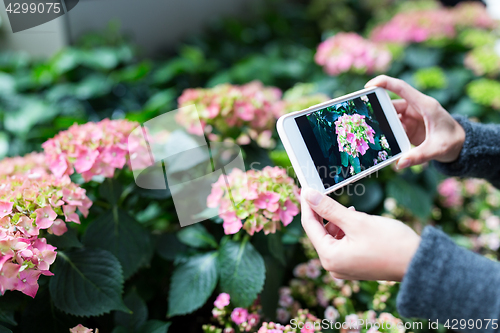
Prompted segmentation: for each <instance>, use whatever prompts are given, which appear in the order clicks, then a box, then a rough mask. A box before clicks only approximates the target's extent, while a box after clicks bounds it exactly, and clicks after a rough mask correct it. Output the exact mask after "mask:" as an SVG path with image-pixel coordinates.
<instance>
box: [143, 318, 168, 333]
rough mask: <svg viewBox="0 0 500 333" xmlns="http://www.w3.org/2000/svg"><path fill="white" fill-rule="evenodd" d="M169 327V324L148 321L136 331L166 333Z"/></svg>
mask: <svg viewBox="0 0 500 333" xmlns="http://www.w3.org/2000/svg"><path fill="white" fill-rule="evenodd" d="M169 327H170V323H169V322H167V323H166V322H164V321H161V320H148V321H147V322H146V323H145V324H144V325H142V327H141V329H140V330H139V331H138V332H140V333H167V332H168V328H169Z"/></svg>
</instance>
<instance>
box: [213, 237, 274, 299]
mask: <svg viewBox="0 0 500 333" xmlns="http://www.w3.org/2000/svg"><path fill="white" fill-rule="evenodd" d="M219 252H220V255H219V271H220V273H221V282H220V285H221V289H222V291H224V292H227V293H229V294H230V295H231V302H232V303H233V304H234V306H237V307H248V306H250V305H251V304H252V302H253V301H254V300H255V299H256V298H257V294H258V293H259V292H261V291H262V288H263V287H264V280H265V279H266V268H265V266H264V260H263V259H262V256H261V255H260V253H259V252H257V250H255V248H254V247H253V245H252V244H250V242H248V239H246V240H244V241H243V242H241V243H237V242H234V241H227V242H225V243H224V244H223V245H222V246H221V248H220V250H219Z"/></svg>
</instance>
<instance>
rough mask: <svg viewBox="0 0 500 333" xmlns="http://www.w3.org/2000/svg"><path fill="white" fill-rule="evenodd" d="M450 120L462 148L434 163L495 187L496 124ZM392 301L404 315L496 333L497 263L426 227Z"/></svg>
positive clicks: (499, 168)
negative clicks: (461, 132)
mask: <svg viewBox="0 0 500 333" xmlns="http://www.w3.org/2000/svg"><path fill="white" fill-rule="evenodd" d="M455 119H457V121H458V122H459V123H460V124H461V125H462V127H463V128H464V129H465V133H466V137H465V143H464V146H463V149H462V151H461V153H460V156H459V158H458V159H457V161H455V162H452V163H435V165H436V167H437V168H438V170H440V171H441V172H442V173H444V174H447V175H450V176H467V177H480V178H485V179H487V180H488V181H490V182H491V183H492V184H493V185H495V186H496V187H500V163H499V162H500V126H498V125H484V124H476V123H471V122H469V121H468V120H467V119H466V118H463V117H456V118H455ZM397 306H398V311H399V312H400V314H401V315H402V316H404V317H417V318H423V319H430V320H432V321H434V322H435V321H436V320H438V322H439V323H440V324H445V323H446V321H447V320H449V322H448V324H450V326H453V324H454V323H455V322H456V321H453V319H457V320H458V321H457V325H456V326H455V329H456V330H459V331H463V332H500V329H499V327H500V263H497V262H494V261H491V260H489V259H486V258H484V257H482V256H480V255H478V254H475V253H473V252H471V251H468V250H466V249H464V248H461V247H459V246H457V245H456V244H455V243H454V242H453V241H452V240H451V239H450V238H449V237H448V236H446V235H445V234H444V233H443V232H441V231H439V230H437V229H435V228H432V227H426V228H425V229H424V231H423V233H422V240H421V243H420V246H419V248H418V250H417V252H416V254H415V256H414V257H413V259H412V261H411V264H410V267H409V268H408V272H407V273H406V275H405V277H404V279H403V282H402V284H401V288H400V292H399V295H398V299H397ZM461 319H465V320H466V321H468V323H472V321H469V320H470V319H473V320H474V325H471V327H472V326H473V327H474V328H472V329H470V328H469V326H467V328H466V329H462V328H461V327H460V320H461ZM488 319H491V321H489V325H488V328H487V329H485V327H486V324H487V323H488ZM478 320H480V321H478ZM462 323H463V321H462ZM480 324H482V328H481V329H479V328H478V326H479V325H480Z"/></svg>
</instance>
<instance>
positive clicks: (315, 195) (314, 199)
mask: <svg viewBox="0 0 500 333" xmlns="http://www.w3.org/2000/svg"><path fill="white" fill-rule="evenodd" d="M322 199H323V194H321V193H319V192H318V191H316V190H313V189H312V188H308V189H306V200H307V201H309V203H310V204H311V205H313V206H317V205H318V204H319V203H320V202H321V200H322Z"/></svg>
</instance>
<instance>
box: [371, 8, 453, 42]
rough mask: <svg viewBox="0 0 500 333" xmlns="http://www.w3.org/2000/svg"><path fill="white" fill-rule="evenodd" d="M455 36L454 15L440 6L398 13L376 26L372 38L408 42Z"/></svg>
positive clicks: (374, 39) (380, 40)
mask: <svg viewBox="0 0 500 333" xmlns="http://www.w3.org/2000/svg"><path fill="white" fill-rule="evenodd" d="M454 36H455V27H454V18H453V15H452V14H451V12H450V11H449V10H447V9H444V8H438V9H429V10H427V9H426V10H415V11H408V12H401V13H399V14H396V15H395V16H394V17H393V18H392V19H391V20H390V21H389V22H387V23H384V24H382V25H379V26H377V27H375V29H373V31H372V33H371V36H370V39H371V40H373V41H376V42H388V43H398V44H407V43H421V42H425V41H427V40H431V39H441V38H453V37H454Z"/></svg>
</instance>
